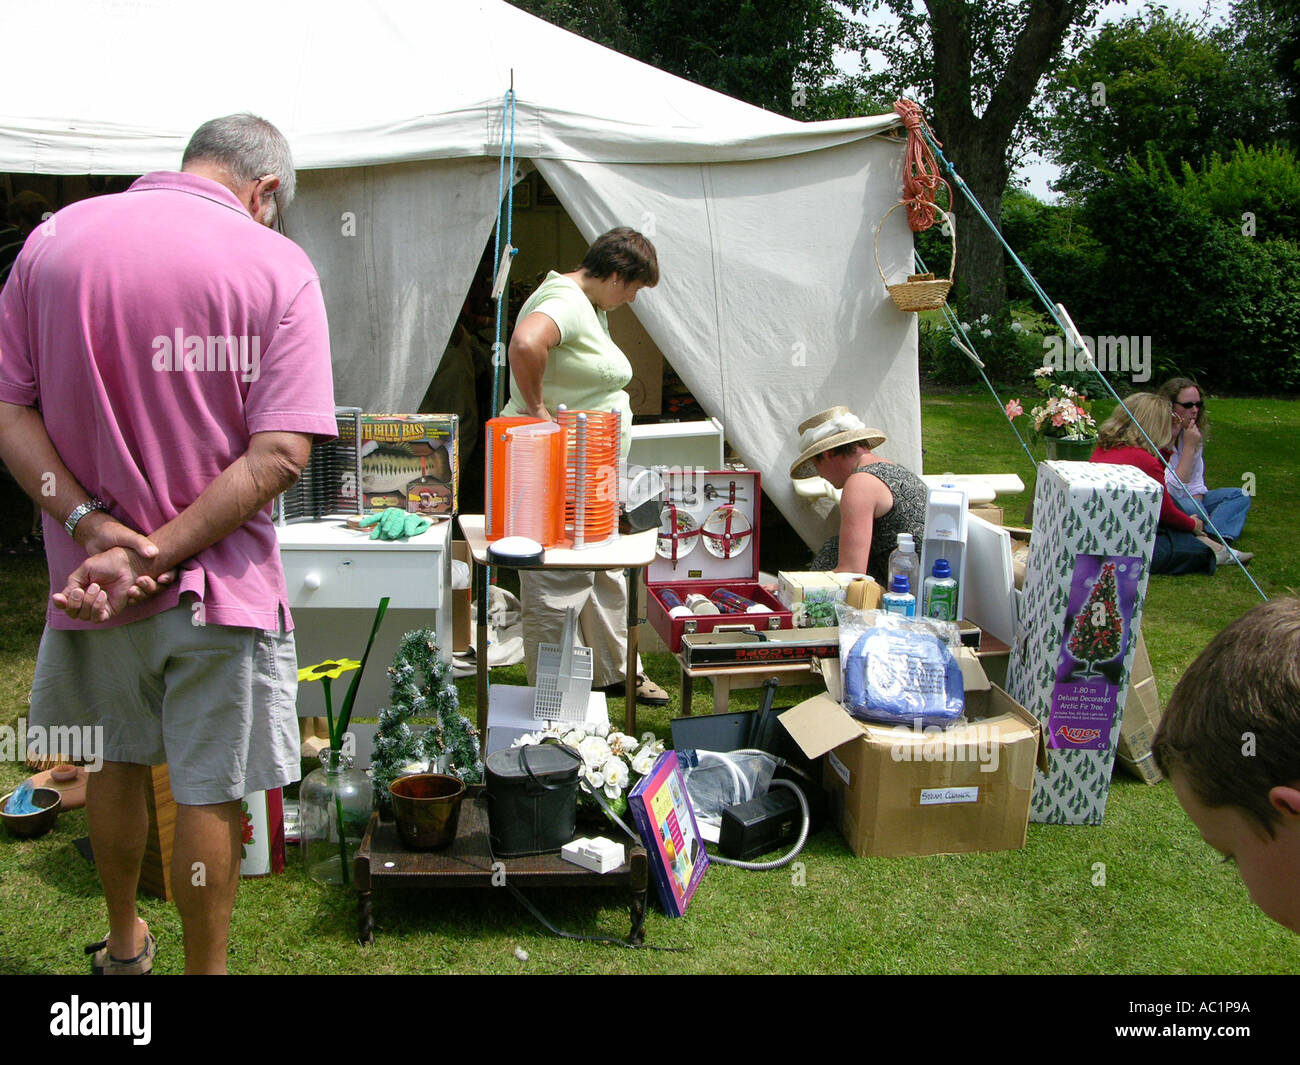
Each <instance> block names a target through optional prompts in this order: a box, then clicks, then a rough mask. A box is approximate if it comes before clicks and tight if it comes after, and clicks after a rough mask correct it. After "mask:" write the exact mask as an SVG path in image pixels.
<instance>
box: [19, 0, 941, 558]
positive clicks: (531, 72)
mask: <svg viewBox="0 0 1300 1065" xmlns="http://www.w3.org/2000/svg"><path fill="white" fill-rule="evenodd" d="M0 38H3V39H4V40H6V41H8V42H11V45H10V48H9V49H8V50H7V54H6V62H5V64H4V65H3V68H0V172H18V173H42V174H140V173H146V172H149V171H151V170H159V169H163V170H168V169H176V168H177V167H178V166H179V160H180V157H181V154H182V151H183V148H184V146H185V144H186V142H187V140H188V138H189V136H190V135H191V133H192V132H193V130H194V129H195V128H197V126H198V125H199V124H200V123H202V122H203V121H206V120H207V119H209V118H212V117H214V116H217V115H223V114H230V113H232V112H236V111H242V110H248V111H252V112H254V113H256V114H260V115H263V116H264V117H266V118H268V119H269V120H271V121H272V122H274V123H275V124H276V125H277V126H279V127H280V128H281V129H282V130H283V131H284V132H285V134H286V135H287V136H288V137H289V140H290V143H291V145H292V148H293V151H294V159H295V162H296V164H297V165H298V167H299V175H298V177H299V182H298V184H299V195H298V198H297V199H296V200H295V202H294V204H293V206H292V207H291V208H290V210H289V211H287V212H286V215H285V225H286V232H287V233H288V235H289V236H290V237H291V238H292V239H294V240H295V241H297V242H298V243H299V244H301V245H302V246H303V248H304V249H305V250H306V251H307V253H308V254H309V255H310V256H311V258H312V261H313V262H314V263H315V264H316V267H317V269H318V271H319V273H320V275H321V279H322V286H323V289H324V291H325V296H326V303H327V307H328V309H329V313H330V334H331V347H332V352H333V357H334V367H335V392H336V396H337V398H338V400H339V401H340V402H345V403H351V404H356V405H358V406H362V407H365V408H367V409H371V410H403V409H406V410H410V409H414V405H415V404H416V403H418V401H419V397H420V396H421V395H423V393H424V389H425V387H426V386H427V384H428V381H429V379H430V377H431V376H432V374H433V370H434V369H435V368H436V366H437V363H438V360H439V358H441V353H442V350H443V346H444V345H445V344H446V341H447V338H448V336H449V335H450V334H451V330H452V326H453V324H454V323H455V321H456V317H457V313H458V311H459V309H460V306H461V304H462V302H463V300H464V298H465V292H466V290H467V289H468V287H469V283H470V279H471V277H472V276H473V273H474V269H475V267H476V266H477V263H478V260H479V255H480V253H481V250H482V248H483V246H484V243H485V241H486V240H487V239H488V238H489V237H490V234H491V230H492V226H493V225H494V222H495V219H496V215H497V196H498V154H499V152H500V149H501V142H502V127H503V121H504V118H503V99H504V96H505V93H506V90H507V89H508V88H509V87H510V85H511V82H512V78H513V85H514V89H515V96H516V101H517V104H516V112H515V116H514V123H513V134H514V151H515V155H516V157H517V158H519V159H532V160H534V161H535V162H536V164H537V166H538V169H539V170H541V172H542V174H543V176H544V177H545V178H546V180H547V182H548V183H549V184H550V186H551V188H552V189H554V191H555V192H556V194H557V196H558V197H559V199H560V202H561V204H562V205H563V206H564V208H565V209H566V210H567V211H568V213H569V215H570V216H571V217H572V218H573V220H574V221H575V223H576V224H577V226H578V228H579V230H580V231H581V232H582V234H583V236H584V237H586V238H587V239H592V238H594V237H595V236H596V235H597V234H599V233H601V232H604V231H605V230H607V229H609V228H612V227H613V226H616V225H632V226H634V227H636V228H639V229H642V230H644V231H646V232H647V233H650V230H651V229H653V230H654V232H653V235H652V239H653V240H654V242H655V245H656V248H657V249H658V252H659V258H660V265H661V273H662V280H661V283H660V285H659V286H658V288H656V289H655V290H653V291H651V292H646V293H643V294H642V295H641V296H640V297H639V298H638V300H637V302H636V306H635V308H634V311H635V314H636V316H637V317H638V319H640V321H641V322H642V324H643V325H644V326H645V328H646V330H647V331H648V332H649V334H650V336H651V337H652V338H653V340H654V341H655V343H656V344H657V345H658V347H659V349H660V350H661V351H663V352H664V354H665V355H666V356H667V358H668V359H669V360H670V361H671V362H672V364H673V366H674V368H675V369H676V370H677V372H678V373H679V374H680V376H681V377H682V379H683V380H684V381H685V383H686V385H687V386H688V387H689V388H690V389H691V391H692V392H693V393H694V394H695V396H696V397H697V398H698V399H699V400H700V402H701V403H702V404H703V405H704V406H705V408H706V410H708V412H709V413H710V414H712V415H714V416H716V417H718V418H720V419H721V420H722V422H723V425H724V429H725V432H726V434H727V439H728V441H729V442H730V443H731V444H732V446H733V447H734V448H735V449H736V451H737V452H738V453H739V454H740V455H741V457H742V458H744V459H745V461H746V462H748V463H749V465H750V466H752V467H754V468H756V469H759V470H761V471H763V472H764V473H765V474H766V477H765V478H764V488H765V490H766V491H767V492H768V493H769V494H770V495H771V496H772V497H773V499H774V500H775V501H776V503H777V505H778V506H779V507H780V508H781V510H782V511H783V512H784V513H785V515H786V517H787V518H788V519H789V520H790V521H791V523H792V524H793V525H794V526H795V528H796V529H798V531H799V532H800V534H801V535H802V536H803V538H804V540H805V541H807V542H808V543H809V544H814V545H815V544H817V543H820V542H821V540H822V539H824V537H825V536H826V535H827V534H828V533H829V532H832V531H834V530H833V527H832V525H831V523H828V522H827V521H826V519H825V516H824V515H823V516H819V515H818V514H815V513H813V512H812V511H810V509H809V508H808V507H807V505H806V504H804V503H802V502H801V501H799V500H797V499H796V498H795V497H794V494H793V491H792V488H791V485H790V482H789V480H788V479H787V478H786V476H785V471H786V470H787V469H788V466H789V463H790V461H791V460H792V459H793V458H794V457H795V455H796V454H797V453H798V447H797V441H796V439H795V435H794V426H795V425H796V424H797V423H798V422H799V421H801V420H802V419H803V418H804V417H806V416H807V415H808V414H810V413H813V412H815V411H817V410H820V409H823V408H825V407H829V406H832V405H834V404H838V403H845V404H848V405H849V406H851V407H852V408H853V409H854V410H855V411H856V412H857V413H858V414H859V415H860V416H861V417H862V418H863V419H864V420H865V421H866V422H867V423H868V424H872V425H879V426H881V427H882V428H884V429H885V431H886V432H887V433H888V435H889V442H888V443H887V444H886V445H885V446H884V448H883V449H882V454H884V455H885V456H886V457H889V458H893V459H895V460H897V461H900V462H904V463H906V464H907V465H909V466H911V467H912V468H913V469H916V470H918V471H919V469H920V455H921V450H920V397H919V383H918V381H917V372H916V354H915V352H916V319H915V316H913V315H906V314H902V313H900V312H898V311H897V310H895V309H894V308H893V307H892V305H891V304H890V302H889V299H888V296H887V294H886V293H885V290H884V286H883V283H882V281H881V277H880V274H879V273H878V272H877V269H876V258H875V255H874V253H873V238H874V237H875V230H876V225H877V222H878V221H879V219H881V218H882V216H884V214H885V212H886V211H887V210H888V209H889V207H891V206H892V205H893V204H894V203H896V202H897V200H898V196H899V188H900V183H901V168H902V159H903V150H902V145H901V143H900V142H898V141H895V140H894V139H893V138H882V137H878V136H875V134H877V133H880V132H882V131H885V130H888V129H891V128H894V127H896V126H897V125H898V119H897V117H896V116H894V115H892V114H890V115H882V116H874V117H867V118H859V119H846V120H842V121H836V122H816V123H802V122H797V121H794V120H792V119H789V118H785V117H783V116H780V115H775V114H771V113H769V112H766V111H763V110H761V109H759V108H756V107H752V106H750V105H748V104H744V103H741V102H739V101H736V100H733V99H730V98H729V97H726V96H723V95H721V94H719V93H716V92H712V91H710V90H708V89H705V88H703V87H701V86H698V85H695V84H692V83H691V82H687V81H684V80H683V79H680V78H677V77H674V76H672V75H669V74H666V73H664V72H662V71H659V70H656V69H654V68H653V67H649V66H647V65H645V64H642V63H638V62H636V61H634V60H631V59H629V58H627V57H626V56H622V55H619V54H618V53H616V52H613V51H610V50H608V49H606V48H602V47H601V46H599V45H596V44H593V43H591V42H589V41H586V40H584V39H582V38H580V37H577V36H575V35H573V34H570V33H567V32H565V31H564V30H561V29H558V28H556V27H554V26H551V25H550V24H548V23H545V22H542V21H540V20H538V19H535V18H533V17H532V16H529V15H527V14H525V13H523V12H521V11H519V10H517V9H515V8H512V7H510V6H509V5H507V4H505V3H502V2H500V0H457V2H455V3H451V2H436V3H430V2H427V0H354V2H348V3H344V2H342V0H314V2H308V0H283V2H280V3H277V4H275V5H273V6H269V7H267V6H263V7H259V8H253V9H249V10H248V12H247V13H246V14H245V13H244V12H243V11H241V10H239V9H224V10H222V11H221V12H220V13H219V14H218V13H217V12H216V11H215V9H212V8H210V7H206V6H201V5H198V4H194V3H183V2H177V0H46V2H45V3H42V4H40V5H26V4H7V5H4V6H3V7H0ZM341 218H346V219H351V225H352V229H351V231H350V232H349V230H348V228H347V226H346V225H345V226H343V227H341V226H340V219H341ZM911 248H912V241H911V235H910V232H909V231H908V230H907V227H906V223H905V222H904V221H903V219H902V212H895V214H894V216H893V217H892V218H890V219H889V220H888V221H887V222H886V223H885V225H884V227H883V229H882V231H881V239H880V258H881V261H882V262H883V264H884V269H885V271H886V272H887V273H888V274H889V276H890V277H894V278H897V277H899V276H901V275H902V274H904V273H906V272H907V270H908V268H909V267H910V263H911ZM557 265H562V266H563V265H567V264H557Z"/></svg>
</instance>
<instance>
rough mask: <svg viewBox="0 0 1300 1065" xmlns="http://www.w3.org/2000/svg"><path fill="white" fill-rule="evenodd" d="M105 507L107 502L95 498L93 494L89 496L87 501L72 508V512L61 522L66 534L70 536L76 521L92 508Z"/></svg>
mask: <svg viewBox="0 0 1300 1065" xmlns="http://www.w3.org/2000/svg"><path fill="white" fill-rule="evenodd" d="M107 509H108V504H107V503H105V502H104V501H103V500H102V499H96V498H95V497H94V496H91V497H90V499H89V501H88V502H85V503H82V504H81V506H79V507H75V508H73V511H72V513H71V514H69V515H68V518H67V520H66V521H65V522H64V523H63V527H64V528H65V529H67V530H68V535H69V536H71V535H72V534H73V531H74V530H75V529H76V528H77V522H79V521H81V519H82V518H84V517H85V516H86V515H87V514H89V513H90V512H91V511H92V510H107Z"/></svg>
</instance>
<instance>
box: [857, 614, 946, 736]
mask: <svg viewBox="0 0 1300 1065" xmlns="http://www.w3.org/2000/svg"><path fill="white" fill-rule="evenodd" d="M843 669H844V708H845V709H846V710H847V711H848V712H849V713H850V714H852V715H853V716H854V717H856V718H860V719H861V720H863V721H874V722H878V723H880V724H884V725H913V726H914V725H917V724H918V723H919V724H920V725H921V726H926V725H937V726H939V727H947V726H949V725H953V724H956V723H957V722H959V721H960V720H961V718H962V715H963V713H964V711H965V708H966V694H965V690H964V688H963V684H962V676H961V666H960V665H958V663H957V659H956V657H955V656H954V655H953V653H952V650H951V649H950V648H949V647H948V645H947V644H946V643H944V642H943V641H942V640H940V639H939V638H938V637H937V636H934V635H932V634H931V633H929V632H921V631H909V630H907V629H885V628H872V629H868V630H867V631H866V632H864V633H863V634H862V635H861V636H860V637H858V639H857V640H856V641H855V642H854V644H853V648H852V650H851V651H850V652H849V655H848V658H847V659H846V660H845V661H844V663H843Z"/></svg>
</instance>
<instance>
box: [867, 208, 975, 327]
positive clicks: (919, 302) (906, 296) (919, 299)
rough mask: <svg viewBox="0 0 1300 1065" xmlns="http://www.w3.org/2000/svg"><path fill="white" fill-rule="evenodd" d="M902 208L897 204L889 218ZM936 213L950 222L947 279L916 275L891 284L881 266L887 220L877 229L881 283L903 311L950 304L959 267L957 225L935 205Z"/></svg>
mask: <svg viewBox="0 0 1300 1065" xmlns="http://www.w3.org/2000/svg"><path fill="white" fill-rule="evenodd" d="M902 206H903V204H902V203H901V202H900V203H896V204H894V206H893V207H891V208H890V209H889V210H888V211H886V212H885V218H888V217H889V216H890V215H891V214H893V213H894V212H895V211H897V210H898V209H899V208H900V207H902ZM934 213H935V215H936V216H942V217H943V219H944V220H945V221H946V222H947V223H948V232H949V234H950V235H951V236H952V262H951V263H949V264H948V276H947V278H942V277H939V278H936V277H935V276H934V275H933V274H912V275H911V276H910V277H908V279H907V280H906V281H900V282H898V283H897V284H894V285H891V284H890V283H889V279H888V278H887V277H885V268H884V267H883V266H881V265H880V230H881V228H882V227H883V226H884V224H885V218H882V219H881V220H880V223H879V224H878V225H877V226H876V269H877V270H879V271H880V280H881V281H883V282H884V283H885V289H886V291H888V293H889V296H890V298H891V299H892V300H893V301H894V306H895V307H897V308H898V309H899V310H900V311H937V310H938V309H939V308H940V307H942V306H943V305H944V304H945V303H946V302H947V301H948V290H949V289H950V288H952V277H953V271H954V270H956V268H957V226H956V224H955V223H954V222H953V218H952V215H950V214H949V213H948V212H947V211H944V210H943V209H941V208H940V207H938V206H935V208H934Z"/></svg>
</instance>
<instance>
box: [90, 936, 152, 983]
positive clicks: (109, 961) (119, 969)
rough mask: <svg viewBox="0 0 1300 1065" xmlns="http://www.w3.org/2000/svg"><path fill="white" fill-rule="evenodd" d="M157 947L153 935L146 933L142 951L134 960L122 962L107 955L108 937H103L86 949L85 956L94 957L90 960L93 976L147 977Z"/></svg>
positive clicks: (150, 971) (150, 970)
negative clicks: (90, 955)
mask: <svg viewBox="0 0 1300 1065" xmlns="http://www.w3.org/2000/svg"><path fill="white" fill-rule="evenodd" d="M157 945H158V944H157V942H156V941H155V940H154V938H153V933H152V932H146V933H145V941H144V950H142V951H140V953H139V954H137V955H136V956H135V957H134V958H129V959H127V960H126V961H122V960H121V959H120V958H115V957H113V956H112V955H111V954H109V952H108V937H107V936H105V937H104V938H103V939H101V940H100V941H99V942H98V943H92V944H90V946H88V947H87V948H86V953H87V954H92V955H94V957H92V958H91V959H90V971H91V973H92V974H93V975H95V976H148V975H150V974H151V973H152V972H153V955H154V949H155V948H156V947H157Z"/></svg>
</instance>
